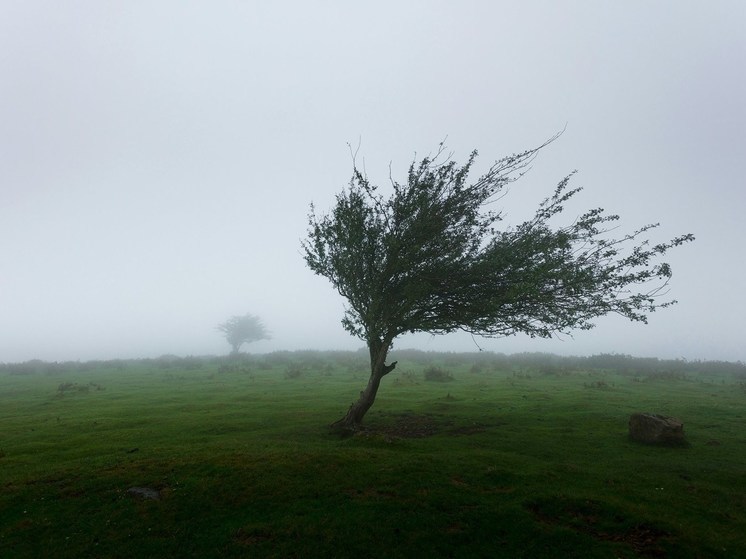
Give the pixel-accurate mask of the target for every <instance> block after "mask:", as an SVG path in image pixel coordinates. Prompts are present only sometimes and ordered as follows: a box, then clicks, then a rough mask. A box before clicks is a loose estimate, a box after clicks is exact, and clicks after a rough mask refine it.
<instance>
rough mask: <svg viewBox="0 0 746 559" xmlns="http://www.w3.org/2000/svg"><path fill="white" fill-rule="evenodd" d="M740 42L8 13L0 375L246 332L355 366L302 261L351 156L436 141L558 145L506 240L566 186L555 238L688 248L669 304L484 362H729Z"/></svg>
mask: <svg viewBox="0 0 746 559" xmlns="http://www.w3.org/2000/svg"><path fill="white" fill-rule="evenodd" d="M745 26H746V3H744V2H742V1H741V0H733V1H713V2H700V1H683V0H676V1H656V2H642V1H632V2H598V1H590V0H589V1H586V2H580V1H575V2H556V1H546V2H530V1H515V2H493V1H481V2H479V1H464V2H450V1H449V2H440V1H412V2H403V1H397V2H386V1H377V2H341V1H336V2H332V1H325V2H323V1H318V2H305V1H304V2H301V1H297V2H281V1H280V2H258V1H257V2H249V1H245V2H238V1H222V2H182V1H175V0H174V1H158V2H150V1H148V2H145V1H140V2H138V1H133V0H127V1H124V0H122V1H109V2H99V1H70V2H41V1H39V2H28V1H20V0H19V1H14V0H4V1H3V2H0V76H2V79H1V80H0V362H3V361H5V362H10V361H19V360H26V359H32V358H41V359H47V360H68V359H72V360H75V359H81V360H85V359H94V358H119V357H147V356H157V355H160V354H164V353H176V354H181V355H187V354H193V355H200V354H209V353H226V352H227V351H228V350H229V346H228V344H227V343H226V342H225V341H224V340H223V339H221V337H220V334H219V333H218V332H217V331H216V330H215V325H216V324H218V323H219V322H221V321H223V320H225V319H226V318H228V317H229V316H230V315H233V314H243V313H245V312H251V313H254V314H258V315H260V316H261V317H262V318H263V320H264V322H265V323H266V324H267V326H268V327H269V329H270V330H271V331H272V332H273V336H274V338H273V339H272V340H271V341H262V342H258V343H256V344H254V345H252V346H251V347H250V348H249V349H251V350H254V351H270V350H274V349H291V350H292V349H301V348H316V349H355V348H358V347H360V346H361V345H362V342H360V341H359V340H357V339H355V338H352V337H350V336H349V335H348V334H347V333H346V332H345V331H344V330H343V329H342V327H341V326H340V323H339V321H340V319H341V316H342V308H343V301H342V299H341V298H340V297H339V296H338V295H337V294H336V293H335V292H334V291H333V290H332V288H331V286H330V285H329V284H328V283H327V282H326V281H325V280H323V279H322V278H318V277H316V276H313V275H312V273H311V272H310V271H308V270H307V269H306V268H305V265H304V262H303V260H302V258H301V255H300V247H299V243H300V239H301V238H302V237H304V235H305V230H306V215H307V212H308V204H309V202H311V201H314V202H315V203H316V205H317V207H318V208H320V209H322V210H325V209H328V208H329V207H330V206H331V204H332V202H333V199H334V194H335V193H337V192H338V191H339V190H341V189H342V188H343V187H344V186H345V185H346V184H347V182H348V180H349V177H350V174H351V161H350V155H349V152H348V149H347V145H346V143H347V142H352V143H354V144H357V142H358V140H359V139H360V140H361V141H362V146H361V149H360V157H364V160H365V165H366V168H367V171H368V174H369V176H370V177H371V178H372V179H373V180H374V181H376V182H378V183H380V184H381V185H382V186H386V184H387V181H388V173H389V164H390V165H391V169H392V172H393V175H394V177H395V178H396V177H403V176H404V173H405V172H406V168H407V166H408V164H409V163H410V162H411V160H412V158H413V157H414V156H415V153H417V154H418V155H424V154H426V153H428V152H429V151H432V150H433V149H434V148H436V147H437V144H438V143H439V142H440V141H441V140H442V139H444V138H445V137H447V145H448V147H449V148H450V150H451V151H453V152H454V157H455V158H456V159H457V160H460V161H463V160H464V159H465V158H466V157H467V156H468V154H469V152H470V151H471V150H472V149H475V148H476V149H478V150H479V152H480V158H479V160H478V161H479V163H480V164H481V165H482V166H487V165H489V164H490V163H491V162H492V160H494V159H496V158H498V157H501V156H503V155H506V154H508V153H512V152H515V151H519V150H522V149H526V148H530V147H534V146H535V145H538V144H540V143H542V142H543V141H544V140H545V139H547V138H548V137H550V136H551V135H553V134H554V133H556V132H557V131H559V130H561V129H562V128H563V127H565V125H566V124H567V131H566V132H565V134H564V135H563V136H562V137H561V138H560V139H559V140H558V141H557V142H555V143H554V144H552V145H551V146H550V147H549V148H547V149H546V150H545V151H544V152H543V153H542V154H541V156H540V157H539V158H538V159H537V160H536V162H535V164H534V168H533V170H532V171H531V173H530V174H529V175H527V176H526V177H525V178H524V179H522V180H521V181H520V182H518V183H516V184H515V185H513V187H512V189H511V193H510V195H509V196H508V197H506V198H505V199H503V201H502V202H503V204H504V207H505V209H506V211H507V215H508V220H507V221H508V222H512V223H515V222H518V221H519V220H521V219H522V218H525V217H527V215H528V213H529V212H530V211H531V210H532V209H533V207H534V206H535V204H536V203H537V202H538V201H540V200H541V199H543V198H544V197H546V196H547V195H549V194H550V193H551V192H552V190H553V188H554V186H555V185H556V183H557V182H558V181H559V180H560V179H562V178H563V177H564V176H565V175H566V174H568V173H569V172H571V171H572V170H574V169H578V171H579V173H578V174H577V175H576V177H575V178H574V179H573V184H575V185H578V186H583V187H584V188H585V190H584V192H583V193H582V194H581V195H579V196H578V197H577V202H576V204H575V205H574V206H573V207H572V208H568V210H567V211H566V218H567V219H571V218H572V217H574V216H575V215H576V214H578V213H580V211H581V210H583V209H586V208H589V207H595V206H602V207H604V208H606V209H607V210H608V211H610V212H611V213H619V214H620V215H621V218H622V219H621V224H622V227H623V228H624V229H625V230H632V229H635V228H637V227H639V226H641V225H644V224H646V223H649V222H658V221H660V222H661V227H660V228H659V229H657V230H655V232H654V236H653V239H654V240H656V241H663V240H667V239H668V238H670V237H673V236H675V235H678V234H682V233H687V232H691V233H694V234H695V235H696V237H697V241H696V242H695V243H693V244H690V245H687V246H684V247H681V248H679V249H678V250H675V251H674V252H673V253H672V254H671V256H670V258H668V261H669V262H670V263H671V264H672V266H673V270H674V277H673V279H672V282H671V292H670V296H671V297H673V298H676V299H678V300H679V301H680V303H679V305H677V306H675V307H673V308H671V309H667V310H665V311H662V312H660V313H656V314H654V315H653V316H652V317H651V320H650V324H649V325H647V326H644V325H640V324H632V323H628V322H626V321H624V320H623V319H621V318H616V317H609V318H605V319H603V320H600V321H599V322H598V326H597V328H596V329H595V330H592V331H590V332H580V333H578V334H577V335H575V337H574V338H565V339H563V340H551V341H541V340H540V341H537V340H529V339H527V338H524V337H514V338H507V339H500V340H479V341H478V343H479V345H480V346H481V347H483V348H484V349H488V350H493V351H501V352H506V353H510V352H516V351H553V352H557V353H562V354H591V353H601V352H619V353H631V354H634V355H645V356H658V357H666V358H668V357H685V358H688V359H698V358H701V359H727V360H744V359H746V350H744V345H743V333H742V332H743V327H742V325H741V318H742V317H743V316H744V315H746V296H744V293H743V281H742V278H743V277H744V273H745V272H746V265H745V264H744V257H743V250H742V243H743V241H744V240H745V239H746V226H745V225H744V219H743V217H742V213H743V210H744V201H746V194H745V192H746V190H745V188H744V186H745V184H744V177H745V176H746V153H745V152H744V149H745V148H744V145H745V144H744V140H743V134H744V130H746V103H744V99H746V73H745V72H744V68H746V34H745V33H744V32H743V30H744V28H745ZM478 167H479V165H478ZM478 170H479V169H477V172H478ZM396 346H397V347H419V348H421V349H425V350H465V351H471V350H474V349H476V347H475V345H474V342H473V341H472V339H471V338H470V337H469V336H465V335H454V336H448V337H432V336H427V335H419V336H414V337H410V338H403V339H401V340H398V341H397V344H396Z"/></svg>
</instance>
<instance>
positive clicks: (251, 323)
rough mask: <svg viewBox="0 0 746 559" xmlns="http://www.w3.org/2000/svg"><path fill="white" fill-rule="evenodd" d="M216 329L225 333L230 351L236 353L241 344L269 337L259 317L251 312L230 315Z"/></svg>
mask: <svg viewBox="0 0 746 559" xmlns="http://www.w3.org/2000/svg"><path fill="white" fill-rule="evenodd" d="M217 329H218V330H219V331H220V332H222V333H223V334H224V335H225V340H226V341H227V342H228V343H229V344H230V345H231V348H232V353H238V351H239V350H240V349H241V346H242V345H243V344H248V343H251V342H256V341H259V340H268V339H270V335H269V332H268V331H267V329H266V328H265V327H264V324H263V323H262V321H261V319H260V318H259V317H258V316H254V315H252V314H248V313H247V314H245V315H243V316H232V317H231V318H229V319H228V320H226V321H225V322H223V323H222V324H219V325H218V326H217Z"/></svg>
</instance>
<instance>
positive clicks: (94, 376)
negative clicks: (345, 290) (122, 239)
mask: <svg viewBox="0 0 746 559" xmlns="http://www.w3.org/2000/svg"><path fill="white" fill-rule="evenodd" d="M409 357H411V356H409ZM432 366H437V367H439V368H441V369H443V370H444V371H447V373H449V374H450V375H451V376H452V377H453V380H450V381H449V382H426V381H425V380H424V378H425V377H424V375H423V371H424V370H425V368H426V367H432ZM25 372H26V373H28V374H7V373H6V374H2V376H0V487H1V488H2V492H1V493H0V557H3V558H4V559H9V558H13V557H76V558H78V557H122V558H125V557H126V558H132V557H161V558H163V557H200V558H208V557H348V556H358V557H402V558H405V557H406V558H411V557H428V556H429V557H470V558H471V557H531V558H538V557H583V558H589V557H599V558H601V557H604V558H606V557H627V558H631V557H670V558H678V557H692V558H694V557H739V556H746V473H745V472H746V435H744V433H746V390H744V382H743V381H744V379H743V377H741V376H737V375H734V374H731V373H727V372H721V373H708V374H705V373H696V372H694V373H688V374H686V375H681V374H664V373H660V372H658V373H655V374H654V373H651V372H649V371H647V372H641V373H638V372H635V371H634V370H630V369H624V370H621V369H619V370H611V369H604V370H602V369H593V370H584V369H578V368H569V369H568V368H557V367H549V368H547V367H539V366H530V367H529V366H524V365H521V366H517V365H515V364H510V363H508V362H505V361H504V360H499V361H495V362H494V363H492V362H490V361H489V359H486V358H485V357H484V356H481V357H479V358H478V359H477V356H475V357H474V359H473V360H472V359H471V358H470V357H469V356H461V357H460V358H458V359H456V358H454V357H453V356H448V355H437V354H436V355H428V356H427V358H426V359H422V360H417V359H409V358H408V356H407V355H406V354H405V355H404V357H403V358H400V364H399V366H398V367H397V369H396V370H395V371H394V372H393V373H391V374H390V375H389V376H388V377H386V379H385V380H384V383H383V385H382V389H381V392H380V393H379V398H378V401H377V402H376V405H375V406H374V408H373V409H372V410H371V412H370V413H369V414H368V417H367V418H366V430H364V431H362V432H360V433H359V434H357V435H355V436H352V437H348V438H339V437H337V436H334V435H332V434H330V433H329V431H328V429H327V426H328V424H329V423H331V422H332V421H333V420H335V419H337V418H339V417H340V416H341V415H342V414H343V413H344V411H345V410H346V407H347V406H348V405H349V404H350V402H352V400H353V399H354V398H355V396H356V394H357V393H358V392H359V390H360V389H362V388H363V385H364V383H365V381H366V373H365V363H364V361H363V360H362V359H361V357H360V355H359V354H355V353H350V354H345V353H330V354H324V353H319V354H316V353H298V354H282V355H272V356H267V357H249V358H247V359H245V360H244V361H241V362H232V361H226V360H218V359H213V360H205V361H199V360H196V361H189V362H186V361H183V360H182V361H178V360H177V361H175V362H173V363H172V362H169V361H142V362H134V363H126V364H122V363H119V364H117V365H116V366H113V365H112V364H105V363H103V364H98V365H95V364H94V365H91V364H81V366H80V367H77V368H76V367H75V366H66V367H59V368H55V367H49V368H48V369H47V370H44V368H43V367H42V368H40V369H38V370H34V371H25ZM635 411H651V412H656V413H663V414H667V415H673V416H676V417H678V418H680V419H681V420H682V421H683V422H684V424H685V432H686V434H687V438H688V440H689V442H690V445H689V446H688V447H686V448H665V447H664V448H658V447H651V446H645V445H639V444H636V443H633V442H631V441H629V440H628V438H627V419H628V417H629V415H630V414H631V413H633V412H635ZM131 487H148V488H152V489H155V490H157V491H158V492H159V494H160V499H159V500H143V499H140V498H137V497H135V496H132V495H130V494H128V493H127V489H129V488H131ZM739 554H740V555H739Z"/></svg>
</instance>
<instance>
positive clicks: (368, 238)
mask: <svg viewBox="0 0 746 559" xmlns="http://www.w3.org/2000/svg"><path fill="white" fill-rule="evenodd" d="M553 139H554V138H553ZM553 139H552V140H553ZM552 140H550V141H549V142H551V141H552ZM549 142H547V143H545V144H544V145H542V146H540V147H539V148H537V149H533V150H529V151H525V152H523V153H520V154H517V155H511V156H508V157H505V158H503V159H500V160H498V161H497V162H496V163H494V164H493V165H492V166H491V167H490V168H489V169H488V170H487V172H486V173H485V174H484V175H482V176H481V177H479V178H478V179H477V180H475V181H474V182H471V183H469V182H468V176H469V172H470V170H471V167H472V165H473V163H474V160H475V158H476V155H477V153H476V151H475V152H473V153H472V155H471V156H470V157H469V159H468V160H467V162H466V163H465V164H464V165H463V166H458V165H457V164H456V163H455V162H454V161H451V160H448V159H447V160H445V161H442V160H441V159H442V154H443V146H442V145H441V149H440V150H439V151H438V153H437V154H436V155H435V156H434V157H426V158H424V159H423V160H422V161H421V162H420V163H416V162H413V163H412V164H411V166H410V168H409V173H408V176H407V182H406V183H405V184H400V183H398V182H395V181H392V186H393V192H392V193H391V195H390V196H388V197H385V196H383V195H382V194H380V193H379V189H378V187H376V186H375V185H373V184H372V183H371V182H370V181H369V179H368V177H367V176H366V175H365V174H364V173H362V172H361V171H360V170H358V169H357V167H355V168H354V173H353V178H352V180H351V181H350V185H349V187H348V188H347V189H346V190H345V191H343V192H342V193H340V194H339V195H337V199H336V205H335V206H334V208H333V209H332V211H331V212H330V213H329V214H328V215H321V216H317V215H316V213H315V210H314V208H313V206H312V207H311V214H310V216H309V231H308V239H307V240H306V241H305V242H304V243H303V248H304V251H305V260H306V263H307V264H308V266H309V267H310V268H311V270H313V271H314V272H315V273H316V274H319V275H321V276H324V277H326V278H327V279H329V280H330V281H331V283H332V285H333V286H334V287H335V288H336V289H337V290H338V291H339V293H340V294H341V295H342V296H343V297H345V299H346V300H347V303H348V306H347V309H346V312H345V316H344V319H343V325H344V327H345V328H346V329H347V330H348V331H349V332H350V333H352V334H354V335H356V336H358V337H360V338H361V339H363V340H365V341H366V342H369V343H370V342H371V340H380V341H382V342H383V343H384V345H388V344H389V343H390V342H391V341H392V340H393V339H394V338H396V337H397V336H399V335H400V334H404V333H407V332H420V331H424V332H431V333H447V332H453V331H455V330H465V331H467V332H472V333H475V334H479V335H483V336H506V335H511V334H515V333H519V332H520V333H525V334H528V335H530V336H540V337H549V336H551V335H552V334H553V333H555V332H569V331H570V330H572V329H575V328H581V329H587V328H591V327H592V326H593V322H592V321H593V319H595V318H597V317H599V316H602V315H606V314H609V313H617V314H620V315H622V316H625V317H627V318H628V319H630V320H633V321H642V322H645V321H646V319H647V314H648V313H650V312H653V311H655V310H656V309H657V308H663V307H666V306H668V305H670V304H672V303H674V301H670V300H669V301H663V302H659V301H658V300H657V298H658V296H659V295H660V294H662V292H663V291H664V289H665V287H666V285H667V283H668V279H669V278H670V276H671V268H670V266H669V265H668V264H666V263H663V262H657V258H658V257H660V256H663V255H665V254H666V252H667V251H668V250H669V249H670V248H672V247H675V246H678V245H681V244H683V243H685V242H687V241H691V240H693V236H692V235H683V236H680V237H676V238H675V239H673V240H671V241H670V242H667V243H660V244H655V245H652V246H651V245H650V244H649V241H648V240H647V239H643V238H642V237H643V235H644V234H645V233H647V232H648V231H650V230H651V229H653V228H655V227H656V225H646V226H644V227H642V228H640V229H638V230H636V231H634V232H632V233H629V234H626V235H623V236H621V237H619V238H613V237H611V236H610V235H609V233H610V230H611V224H612V223H613V222H615V221H616V220H617V219H618V216H616V215H607V214H605V213H604V210H603V209H601V208H596V209H592V210H589V211H587V212H586V213H584V214H582V215H581V216H579V217H576V218H574V219H572V220H571V223H570V224H569V225H564V226H556V225H554V224H553V220H554V218H556V217H557V216H559V214H561V212H562V211H563V209H564V205H565V203H566V202H568V201H569V200H570V199H571V198H572V197H573V196H575V195H576V194H577V193H578V192H579V191H580V188H575V189H569V188H568V185H569V179H570V177H566V178H565V179H563V180H562V181H561V182H560V183H559V185H558V186H557V188H556V189H555V191H554V194H553V195H552V196H551V197H549V198H547V199H546V200H544V202H542V203H541V205H540V206H539V208H538V210H537V211H536V214H535V216H534V217H533V218H532V219H530V220H528V221H526V222H524V223H521V224H519V225H517V226H515V227H503V228H501V229H500V228H499V227H498V226H499V225H500V224H501V220H502V217H501V214H500V213H499V212H496V211H493V210H491V209H488V208H490V207H491V204H492V203H493V202H494V201H495V200H496V199H499V198H500V197H501V196H502V194H503V192H502V191H503V190H504V189H505V187H506V186H507V185H508V184H510V183H511V182H513V181H515V180H516V179H517V178H519V177H520V176H522V174H523V172H524V171H525V169H526V167H527V166H528V164H529V163H530V162H531V161H532V159H533V158H534V157H535V156H536V154H537V153H538V151H539V150H540V149H542V148H543V147H544V146H546V145H547V144H548V143H549ZM656 281H657V283H654V282H656Z"/></svg>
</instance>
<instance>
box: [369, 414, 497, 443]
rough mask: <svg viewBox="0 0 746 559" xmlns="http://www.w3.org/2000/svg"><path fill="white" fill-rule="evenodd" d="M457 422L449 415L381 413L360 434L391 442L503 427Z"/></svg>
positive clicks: (470, 432)
mask: <svg viewBox="0 0 746 559" xmlns="http://www.w3.org/2000/svg"><path fill="white" fill-rule="evenodd" d="M454 424H455V421H454V420H453V419H452V418H450V417H448V415H447V414H440V413H414V412H403V413H380V414H378V415H377V416H376V418H375V419H373V420H371V421H370V423H366V424H365V425H363V427H362V428H361V429H360V431H359V432H358V434H359V435H363V436H368V437H370V436H376V435H378V436H381V437H383V439H384V440H386V441H388V442H391V441H392V440H394V439H420V438H424V437H431V436H433V435H436V434H438V433H447V434H449V435H474V434H477V433H483V432H484V431H486V430H487V429H488V428H489V427H493V426H495V425H503V424H504V422H502V421H495V422H491V423H477V422H473V423H470V424H466V425H458V426H455V425H454Z"/></svg>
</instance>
